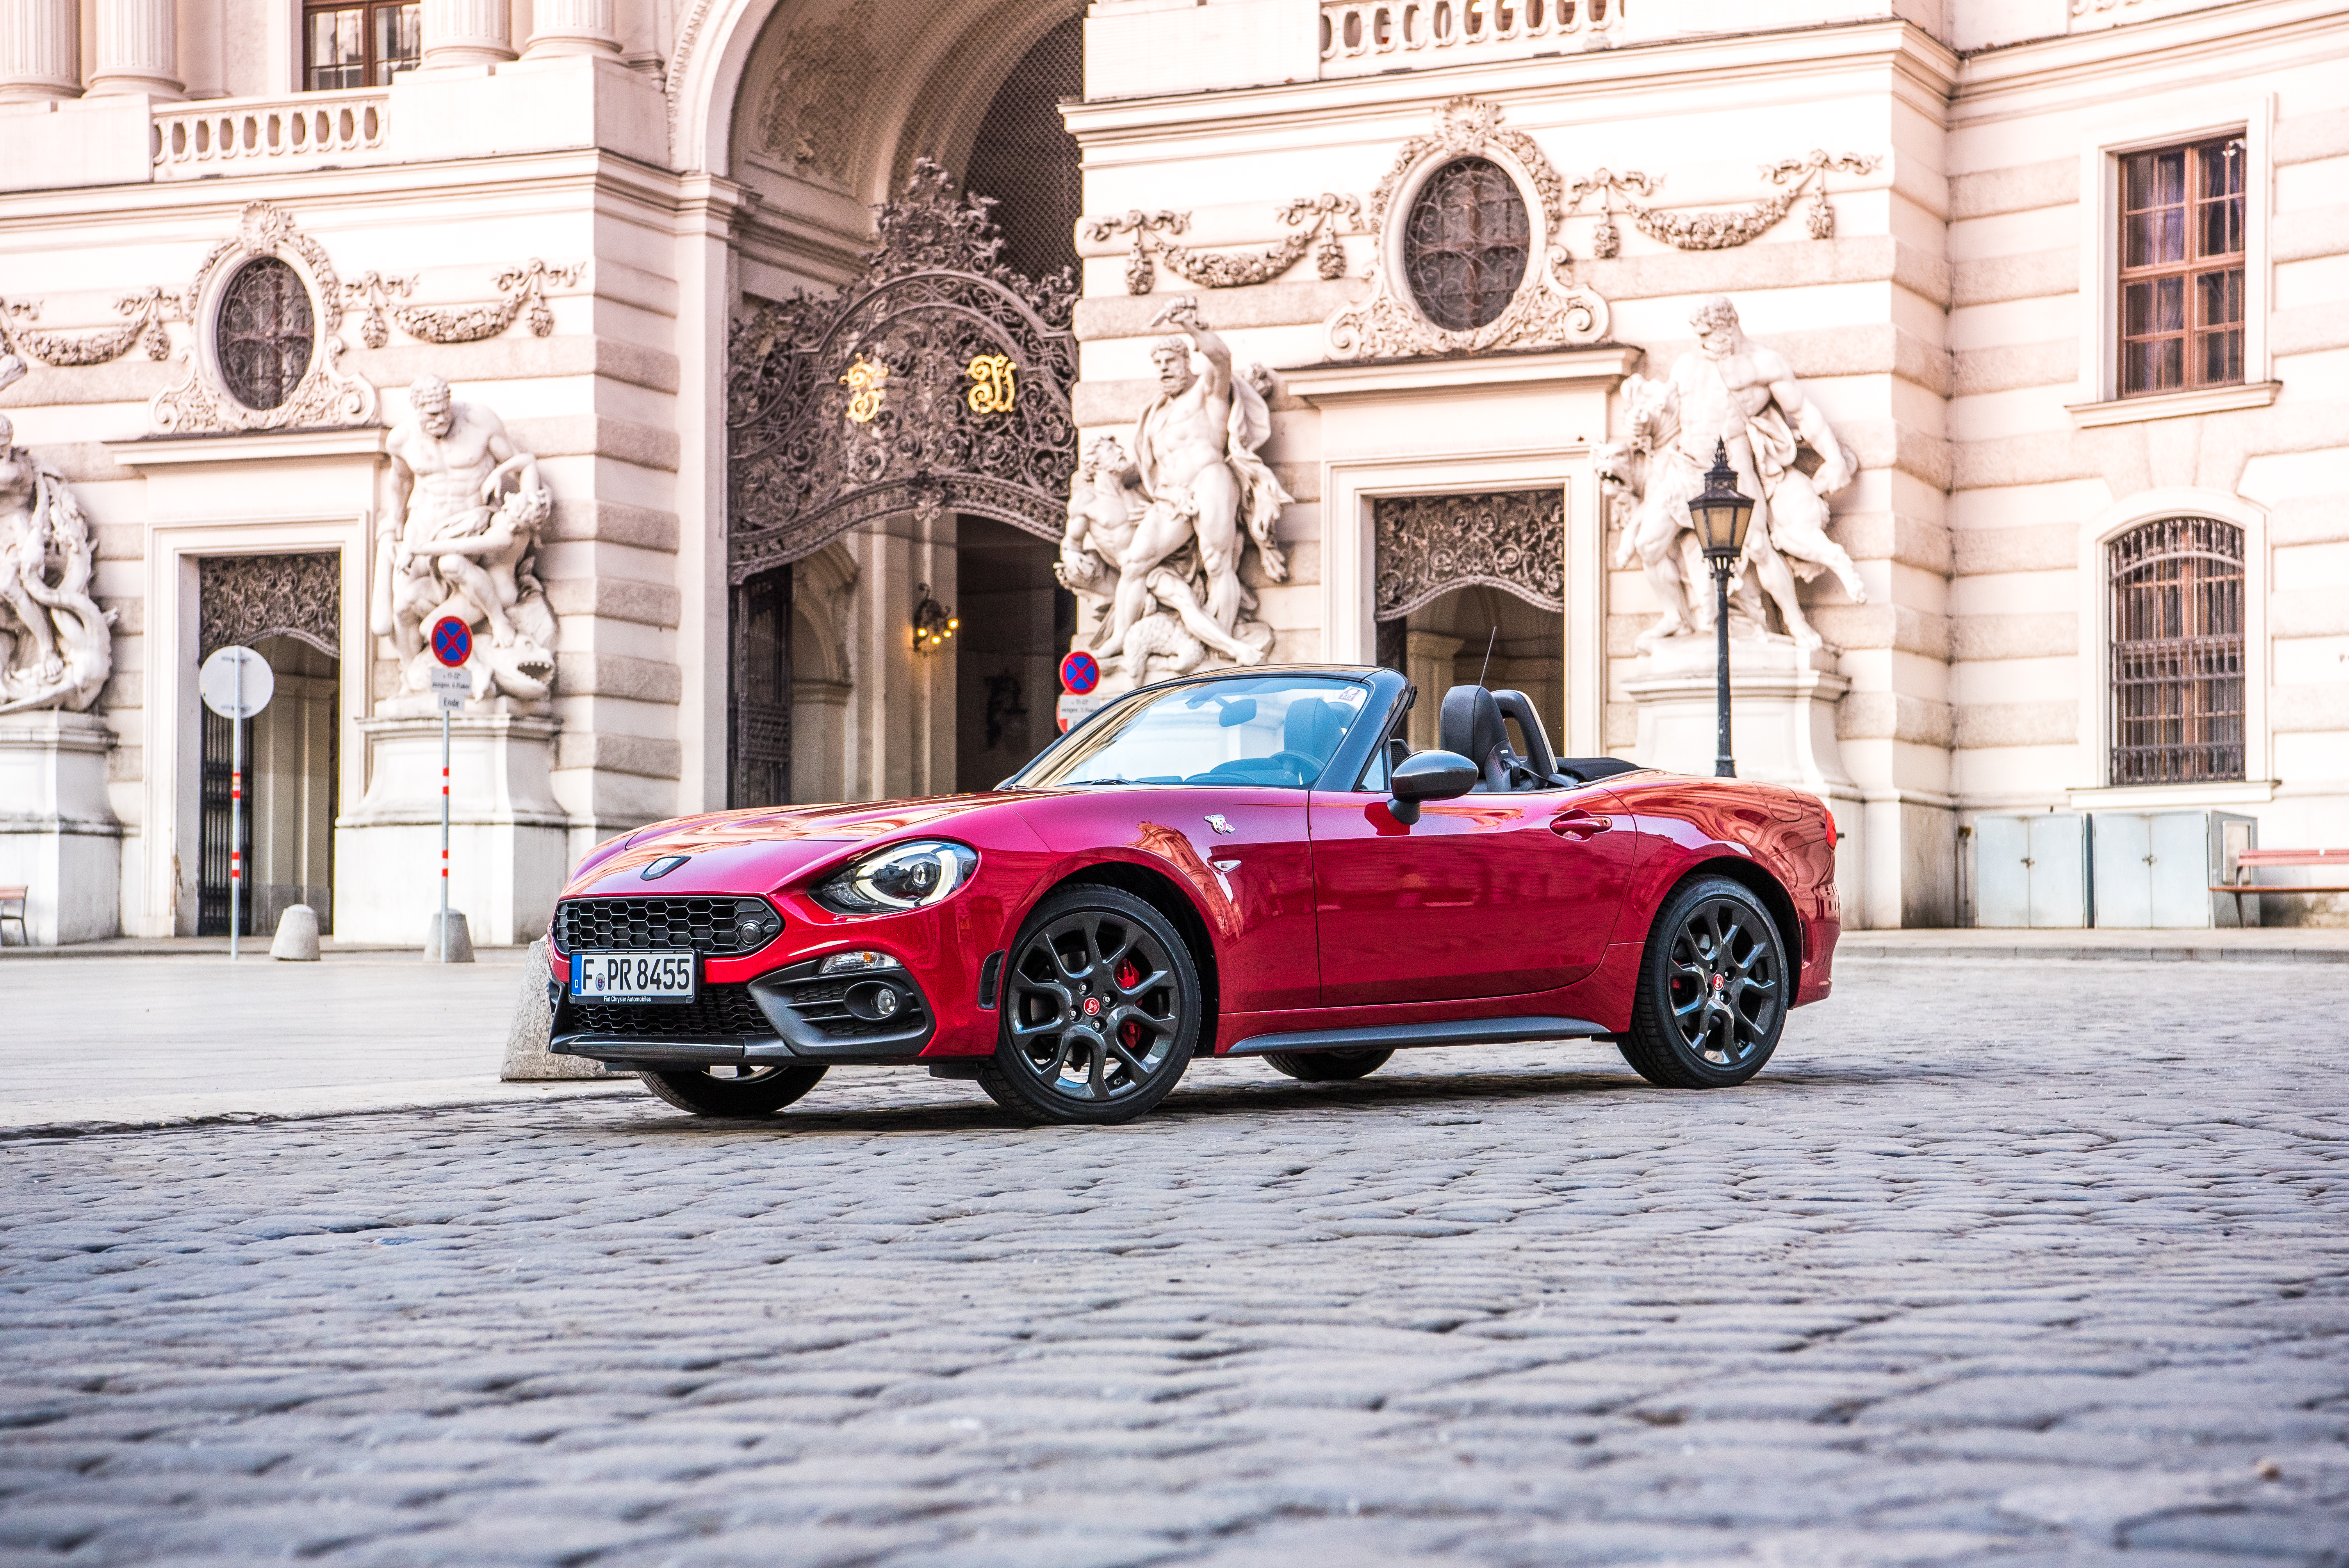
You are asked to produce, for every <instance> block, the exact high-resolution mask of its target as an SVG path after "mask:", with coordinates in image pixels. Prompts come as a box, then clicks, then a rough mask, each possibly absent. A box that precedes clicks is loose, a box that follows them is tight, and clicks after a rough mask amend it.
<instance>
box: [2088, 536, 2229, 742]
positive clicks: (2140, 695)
mask: <svg viewBox="0 0 2349 1568" xmlns="http://www.w3.org/2000/svg"><path fill="white" fill-rule="evenodd" d="M2107 561H2108V564H2109V566H2110V569H2111V571H2110V578H2111V583H2112V593H2113V611H2112V614H2113V622H2112V627H2113V651H2112V682H2113V737H2112V747H2113V756H2112V782H2113V783H2115V784H2189V783H2194V782H2198V781H2200V780H2205V779H2240V778H2241V777H2242V776H2243V533H2242V530H2240V529H2239V528H2236V527H2233V526H2232V525H2230V524H2229V523H2224V522H2220V521H2216V520H2215V519H2211V518H2207V517H2170V518H2164V519H2162V520H2161V521H2158V522H2148V523H2147V524H2145V525H2144V526H2142V527H2140V528H2135V529H2131V530H2130V531H2128V532H2127V533H2125V534H2123V535H2122V536H2121V537H2120V538H2118V539H2116V540H2115V541H2113V542H2112V544H2111V545H2110V546H2109V547H2108V555H2107Z"/></svg>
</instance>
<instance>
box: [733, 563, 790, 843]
mask: <svg viewBox="0 0 2349 1568" xmlns="http://www.w3.org/2000/svg"><path fill="white" fill-rule="evenodd" d="M731 700H732V703H733V710H734V711H733V715H732V717H733V734H732V737H731V739H732V743H733V748H734V758H733V760H734V789H733V792H732V795H731V797H730V804H732V805H735V806H780V805H782V804H783V803H784V802H786V801H788V800H789V799H791V798H792V569H791V568H790V567H788V566H778V567H776V568H775V569H774V570H773V571H771V572H761V573H759V575H758V576H756V577H753V578H751V579H750V581H749V582H747V583H741V584H740V585H739V586H737V587H736V588H735V590H734V685H733V691H732V693H731Z"/></svg>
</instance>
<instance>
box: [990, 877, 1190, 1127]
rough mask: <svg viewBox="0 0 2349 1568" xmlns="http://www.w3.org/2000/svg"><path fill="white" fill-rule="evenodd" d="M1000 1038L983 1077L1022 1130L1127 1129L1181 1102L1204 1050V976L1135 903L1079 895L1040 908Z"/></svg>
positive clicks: (1099, 892) (1090, 890)
mask: <svg viewBox="0 0 2349 1568" xmlns="http://www.w3.org/2000/svg"><path fill="white" fill-rule="evenodd" d="M1002 1008H1003V1023H1002V1032H1001V1035H1000V1037H999V1043H998V1045H997V1046H996V1050H995V1057H994V1058H993V1060H992V1061H990V1062H989V1063H988V1066H987V1067H986V1068H983V1069H982V1070H981V1071H980V1073H979V1076H978V1084H979V1087H980V1088H983V1089H985V1090H986V1091H987V1092H988V1094H989V1095H990V1096H992V1097H993V1098H994V1099H995V1102H996V1103H997V1104H998V1105H1000V1106H1002V1107H1003V1108H1004V1109H1007V1110H1009V1111H1012V1112H1013V1113H1014V1114H1016V1115H1018V1116H1019V1117H1021V1118H1022V1119H1027V1120H1032V1121H1060V1122H1071V1123H1076V1124H1089V1125H1096V1126H1098V1125H1102V1124H1105V1123H1109V1122H1117V1121H1129V1120H1132V1119H1133V1118H1134V1117H1137V1116H1140V1115H1141V1114H1143V1112H1144V1111H1146V1110H1148V1109H1150V1108H1151V1107H1153V1106H1154V1105H1156V1104H1157V1103H1158V1102H1159V1101H1160V1100H1162V1099H1165V1098H1166V1097H1167V1095H1168V1094H1170V1093H1171V1092H1173V1090H1174V1085H1175V1084H1176V1083H1177V1082H1179V1081H1180V1080H1181V1078H1182V1077H1183V1069H1184V1068H1186V1067H1188V1066H1189V1065H1190V1061H1191V1053H1192V1051H1193V1050H1194V1049H1195V1047H1197V1045H1198V1037H1199V1019H1200V1016H1201V1014H1202V1012H1203V1011H1204V1008H1203V1006H1202V1003H1201V998H1200V990H1199V970H1198V965H1197V964H1196V963H1195V962H1194V960H1193V959H1192V956H1191V950H1190V948H1189V947H1188V946H1186V945H1185V944H1184V941H1183V938H1182V935H1181V934H1180V933H1178V932H1177V931H1176V930H1175V929H1174V924H1173V923H1171V922H1170V921H1168V920H1167V918H1166V917H1165V916H1164V915H1163V914H1161V913H1158V912H1157V911H1156V910H1154V909H1153V908H1152V907H1151V906H1150V905H1149V904H1147V903H1143V901H1142V900H1141V899H1138V898H1136V897H1134V896H1133V894H1132V893H1130V892H1122V891H1120V890H1119V889H1117V888H1112V887H1092V886H1078V887H1073V888H1069V889H1066V890H1064V891H1062V892H1056V893H1054V894H1053V895H1052V896H1051V897H1050V898H1048V899H1046V900H1045V901H1044V902H1043V903H1042V904H1041V905H1040V906H1039V908H1038V909H1037V911H1036V913H1034V914H1032V915H1030V917H1029V919H1028V923H1027V924H1026V925H1025V926H1023V927H1022V928H1021V930H1020V933H1019V941H1018V942H1017V943H1015V944H1013V946H1012V949H1011V961H1010V963H1009V964H1008V965H1005V967H1004V974H1003V1002H1002Z"/></svg>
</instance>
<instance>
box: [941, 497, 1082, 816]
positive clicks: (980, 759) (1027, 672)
mask: <svg viewBox="0 0 2349 1568" xmlns="http://www.w3.org/2000/svg"><path fill="white" fill-rule="evenodd" d="M1059 553H1060V552H1059V551H1058V550H1057V549H1055V548H1054V546H1053V545H1052V544H1051V543H1050V542H1049V541H1047V540H1042V539H1039V538H1037V537H1036V536H1035V535H1034V534H1032V533H1028V532H1025V531H1022V530H1019V529H1017V528H1013V527H1011V526H1010V525H1009V524H1008V523H1001V522H998V521H995V520H994V519H992V518H985V517H971V516H968V515H966V516H964V517H963V518H961V519H960V520H959V522H958V526H957V550H956V555H957V572H958V573H959V575H960V587H959V589H958V592H959V593H960V595H961V601H962V602H961V603H960V604H959V606H957V612H958V617H959V619H960V620H961V622H962V626H961V629H960V630H959V631H957V633H956V634H955V650H956V652H955V787H956V788H957V789H963V790H978V789H994V788H995V787H996V785H998V784H999V783H1001V782H1002V781H1003V780H1004V779H1008V778H1009V777H1010V776H1011V775H1012V774H1014V773H1016V772H1018V771H1019V769H1020V768H1021V767H1023V766H1025V765H1026V763H1027V761H1028V759H1029V758H1031V757H1033V756H1035V755H1036V753H1038V752H1039V751H1041V750H1042V749H1044V748H1045V747H1046V746H1048V745H1050V743H1051V742H1052V741H1054V740H1056V739H1058V738H1060V733H1061V732H1060V727H1059V725H1058V723H1057V722H1056V721H1055V719H1054V717H1053V715H1054V711H1055V707H1056V705H1057V703H1058V700H1059V697H1060V691H1061V678H1060V666H1061V654H1062V653H1063V652H1065V651H1066V650H1067V648H1068V646H1069V643H1070V639H1071V638H1072V637H1074V636H1075V635H1076V630H1077V598H1076V595H1075V594H1073V593H1070V592H1069V591H1068V590H1067V589H1065V588H1063V587H1061V584H1060V582H1059V580H1058V579H1056V578H1055V577H1054V576H1053V575H1052V563H1053V562H1054V561H1055V560H1056V559H1058V557H1059Z"/></svg>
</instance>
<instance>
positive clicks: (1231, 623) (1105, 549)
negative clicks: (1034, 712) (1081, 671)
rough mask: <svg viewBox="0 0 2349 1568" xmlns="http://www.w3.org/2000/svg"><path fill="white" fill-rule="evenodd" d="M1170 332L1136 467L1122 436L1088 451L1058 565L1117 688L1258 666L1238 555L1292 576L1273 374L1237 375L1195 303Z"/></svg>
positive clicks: (1276, 574)
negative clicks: (1213, 661) (1270, 448)
mask: <svg viewBox="0 0 2349 1568" xmlns="http://www.w3.org/2000/svg"><path fill="white" fill-rule="evenodd" d="M1160 323H1164V324H1167V325H1174V326H1175V327H1178V328H1179V329H1181V331H1182V332H1183V334H1184V335H1183V336H1180V337H1166V338H1162V339H1160V340H1159V342H1158V343H1157V344H1156V345H1155V346H1154V347H1153V348H1152V349H1151V360H1152V362H1153V363H1154V365H1156V366H1157V367H1158V384H1159V387H1160V388H1161V390H1160V393H1159V396H1158V397H1156V398H1154V400H1153V401H1152V402H1151V405H1150V407H1148V408H1146V409H1144V410H1143V415H1142V418H1140V419H1139V420H1137V421H1136V422H1135V424H1134V427H1133V452H1132V455H1131V456H1129V455H1128V454H1127V451H1126V449H1124V448H1123V447H1122V446H1120V445H1119V444H1118V442H1117V440H1116V438H1114V437H1102V438H1099V439H1097V440H1095V441H1093V442H1092V444H1091V445H1090V446H1088V447H1087V448H1086V449H1085V451H1084V454H1083V458H1082V460H1081V462H1080V463H1079V464H1078V467H1077V471H1076V472H1075V474H1073V475H1072V476H1071V479H1070V481H1069V526H1068V531H1067V532H1066V533H1065V534H1064V535H1063V536H1062V538H1061V560H1060V562H1059V564H1058V566H1057V567H1056V568H1055V570H1056V573H1057V574H1058V575H1059V577H1060V579H1061V584H1062V586H1064V587H1066V588H1068V589H1069V590H1070V591H1071V593H1075V594H1077V595H1078V596H1079V598H1080V599H1081V600H1083V601H1085V602H1086V603H1087V606H1088V608H1089V609H1091V610H1092V613H1093V614H1094V615H1095V616H1096V617H1097V619H1098V625H1097V627H1096V629H1095V632H1094V635H1093V637H1092V647H1093V650H1094V651H1095V652H1096V653H1098V654H1100V655H1102V668H1103V671H1104V676H1105V679H1106V680H1113V682H1114V687H1115V689H1123V688H1125V687H1128V686H1138V685H1141V684H1143V683H1144V682H1146V681H1149V680H1154V679H1159V678H1163V677H1164V676H1169V675H1178V674H1181V673H1184V672H1185V671H1187V670H1191V669H1194V668H1195V667H1197V666H1198V665H1199V664H1200V663H1201V662H1202V661H1204V660H1205V659H1206V656H1207V654H1208V652H1209V651H1210V650H1212V651H1213V652H1215V653H1216V654H1219V655H1222V656H1223V657H1225V658H1226V659H1228V660H1230V661H1231V662H1232V663H1234V664H1238V665H1253V664H1258V663H1261V662H1262V660H1263V659H1264V656H1265V655H1266V653H1267V652H1268V650H1269V649H1270V648H1271V646H1272V630H1271V628H1270V627H1268V626H1266V625H1265V624H1262V623H1261V622H1258V621H1255V620H1251V619H1247V618H1245V616H1244V612H1246V611H1249V610H1253V609H1255V608H1256V603H1257V600H1256V595H1255V594H1254V593H1251V592H1250V591H1249V589H1248V587H1247V584H1246V583H1243V582H1241V581H1240V558H1241V556H1242V554H1243V553H1244V552H1247V550H1249V549H1250V548H1253V549H1254V550H1255V551H1256V552H1257V561H1258V562H1259V563H1260V564H1261V565H1262V567H1263V569H1264V573H1265V575H1266V576H1267V577H1268V578H1269V579H1270V580H1271V581H1273V582H1275V583H1281V582H1286V581H1287V580H1288V557H1287V556H1286V555H1285V554H1284V553H1283V552H1281V549H1280V546H1279V543H1278V542H1277V540H1276V539H1275V537H1274V532H1273V531H1274V526H1275V524H1276V523H1278V521H1279V518H1280V509H1281V508H1282V507H1283V506H1285V505H1287V504H1288V502H1289V500H1292V499H1293V498H1292V497H1291V496H1290V495H1289V493H1288V491H1287V490H1283V489H1282V488H1281V485H1280V481H1279V480H1277V479H1275V478H1274V477H1273V473H1272V469H1270V468H1269V467H1268V466H1267V465H1266V463H1265V461H1264V459H1262V458H1261V457H1259V456H1257V451H1258V449H1260V448H1261V447H1262V446H1263V445H1264V443H1265V441H1266V439H1267V438H1268V437H1269V436H1270V435H1271V433H1272V416H1271V413H1270V410H1269V409H1268V407H1266V403H1265V393H1266V390H1267V387H1268V384H1269V382H1270V380H1271V376H1270V373H1269V372H1268V371H1266V370H1264V369H1263V368H1262V367H1261V366H1251V367H1250V369H1249V372H1248V373H1247V374H1245V375H1243V374H1238V373H1236V371H1235V369H1234V366H1233V363H1232V353H1231V348H1230V346H1229V345H1227V344H1226V343H1225V342H1224V340H1223V339H1222V338H1221V337H1219V336H1218V335H1216V334H1215V333H1214V332H1211V331H1209V330H1208V329H1207V327H1206V325H1204V324H1203V323H1202V322H1201V321H1200V320H1199V304H1198V301H1197V300H1196V299H1194V298H1192V297H1190V296H1188V295H1184V296H1181V297H1178V298H1176V299H1175V300H1174V302H1173V303H1171V304H1168V305H1167V307H1166V308H1165V309H1164V310H1163V311H1161V312H1160V313H1159V314H1158V316H1157V318H1156V320H1155V321H1154V322H1153V323H1152V325H1159V324H1160ZM1194 348H1196V349H1197V351H1198V355H1199V356H1200V358H1201V359H1203V360H1204V361H1205V362H1206V373H1205V374H1204V375H1202V374H1198V373H1196V372H1195V370H1194V369H1193V366H1192V351H1193V349H1194Z"/></svg>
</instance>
